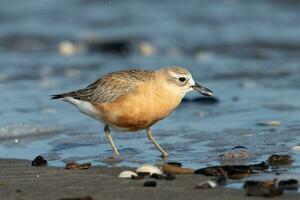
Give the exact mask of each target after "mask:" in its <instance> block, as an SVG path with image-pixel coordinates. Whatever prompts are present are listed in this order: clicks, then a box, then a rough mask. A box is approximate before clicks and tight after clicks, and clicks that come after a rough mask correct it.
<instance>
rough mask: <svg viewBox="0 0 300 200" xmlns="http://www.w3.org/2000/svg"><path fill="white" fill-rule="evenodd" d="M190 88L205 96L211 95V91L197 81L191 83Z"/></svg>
mask: <svg viewBox="0 0 300 200" xmlns="http://www.w3.org/2000/svg"><path fill="white" fill-rule="evenodd" d="M191 88H193V89H194V90H196V91H197V92H199V93H201V94H203V95H205V96H213V95H214V94H213V92H212V91H211V90H210V89H208V88H206V87H203V86H201V85H199V84H198V83H195V85H192V86H191Z"/></svg>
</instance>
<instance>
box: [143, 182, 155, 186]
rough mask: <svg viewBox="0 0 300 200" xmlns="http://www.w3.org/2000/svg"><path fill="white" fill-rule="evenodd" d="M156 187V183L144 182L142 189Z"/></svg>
mask: <svg viewBox="0 0 300 200" xmlns="http://www.w3.org/2000/svg"><path fill="white" fill-rule="evenodd" d="M156 186H157V182H156V181H146V182H145V183H144V187H156Z"/></svg>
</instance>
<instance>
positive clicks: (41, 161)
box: [31, 155, 47, 167]
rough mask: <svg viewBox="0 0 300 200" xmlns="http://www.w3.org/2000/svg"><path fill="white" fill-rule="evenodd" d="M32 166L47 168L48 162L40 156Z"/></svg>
mask: <svg viewBox="0 0 300 200" xmlns="http://www.w3.org/2000/svg"><path fill="white" fill-rule="evenodd" d="M31 166H35V167H45V166H47V160H45V159H44V158H43V157H42V156H40V155H39V156H37V157H36V158H35V159H34V160H33V161H32V162H31Z"/></svg>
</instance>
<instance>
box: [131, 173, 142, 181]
mask: <svg viewBox="0 0 300 200" xmlns="http://www.w3.org/2000/svg"><path fill="white" fill-rule="evenodd" d="M144 178H145V176H143V175H139V174H138V175H137V176H134V175H132V176H131V179H133V180H141V179H144Z"/></svg>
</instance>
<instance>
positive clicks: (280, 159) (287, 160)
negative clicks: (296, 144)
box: [267, 154, 294, 166]
mask: <svg viewBox="0 0 300 200" xmlns="http://www.w3.org/2000/svg"><path fill="white" fill-rule="evenodd" d="M293 161H294V159H293V158H292V156H290V155H280V154H274V155H272V156H270V157H269V158H268V160H267V162H268V164H269V165H272V166H276V165H291V164H292V163H293Z"/></svg>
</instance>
